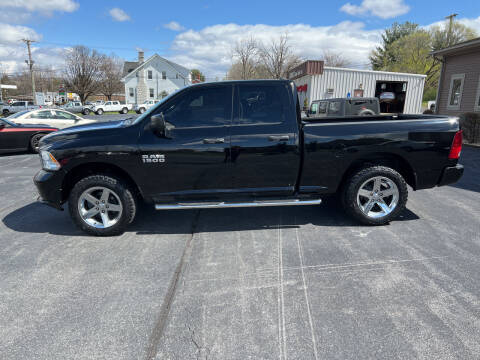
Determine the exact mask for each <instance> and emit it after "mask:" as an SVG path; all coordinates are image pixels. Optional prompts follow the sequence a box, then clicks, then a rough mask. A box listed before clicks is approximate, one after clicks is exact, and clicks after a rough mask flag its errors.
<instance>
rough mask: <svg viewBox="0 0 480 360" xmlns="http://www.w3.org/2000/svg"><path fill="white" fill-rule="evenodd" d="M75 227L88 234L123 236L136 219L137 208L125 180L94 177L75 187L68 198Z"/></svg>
mask: <svg viewBox="0 0 480 360" xmlns="http://www.w3.org/2000/svg"><path fill="white" fill-rule="evenodd" d="M68 207H69V210H70V215H71V217H72V219H73V221H74V222H75V224H76V225H77V226H78V227H79V228H80V229H81V230H83V231H85V232H86V233H88V234H91V235H96V236H112V235H120V234H122V233H123V232H124V231H125V229H126V227H127V226H128V224H130V223H131V222H132V221H133V219H134V218H135V213H136V209H137V204H136V201H135V197H134V196H133V193H132V191H131V190H130V187H129V186H128V185H127V184H126V183H124V182H123V181H122V180H121V179H118V178H115V177H112V176H107V175H92V176H88V177H85V178H83V179H82V180H80V181H79V182H77V183H76V184H75V186H74V187H73V189H72V191H71V192H70V196H69V198H68Z"/></svg>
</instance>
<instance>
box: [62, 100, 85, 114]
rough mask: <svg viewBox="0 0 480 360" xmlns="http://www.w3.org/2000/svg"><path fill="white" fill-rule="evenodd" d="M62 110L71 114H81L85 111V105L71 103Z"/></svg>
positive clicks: (78, 102)
mask: <svg viewBox="0 0 480 360" xmlns="http://www.w3.org/2000/svg"><path fill="white" fill-rule="evenodd" d="M61 108H62V109H64V110H67V111H70V112H71V113H81V112H82V110H83V105H82V103H81V102H80V101H70V102H68V103H66V104H65V105H63V106H62V107H61Z"/></svg>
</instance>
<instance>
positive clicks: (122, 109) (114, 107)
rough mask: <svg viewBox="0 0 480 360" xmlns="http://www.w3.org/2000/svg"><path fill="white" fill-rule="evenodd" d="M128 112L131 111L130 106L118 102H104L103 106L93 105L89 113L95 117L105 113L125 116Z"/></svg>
mask: <svg viewBox="0 0 480 360" xmlns="http://www.w3.org/2000/svg"><path fill="white" fill-rule="evenodd" d="M129 110H132V104H122V103H120V101H106V102H105V103H104V104H95V105H94V106H93V107H92V108H91V111H93V112H94V113H95V114H97V115H102V114H103V113H104V112H106V111H114V112H119V113H120V114H126V113H128V111H129Z"/></svg>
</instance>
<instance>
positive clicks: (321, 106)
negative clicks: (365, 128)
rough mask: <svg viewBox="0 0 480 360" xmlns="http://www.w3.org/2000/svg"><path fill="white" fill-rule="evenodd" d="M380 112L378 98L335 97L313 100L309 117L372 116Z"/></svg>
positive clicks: (308, 113)
mask: <svg viewBox="0 0 480 360" xmlns="http://www.w3.org/2000/svg"><path fill="white" fill-rule="evenodd" d="M378 114H380V104H379V102H378V99H377V98H335V99H325V100H315V101H312V104H311V105H310V109H309V110H308V112H307V117H313V118H315V117H338V116H354V115H359V116H371V115H378Z"/></svg>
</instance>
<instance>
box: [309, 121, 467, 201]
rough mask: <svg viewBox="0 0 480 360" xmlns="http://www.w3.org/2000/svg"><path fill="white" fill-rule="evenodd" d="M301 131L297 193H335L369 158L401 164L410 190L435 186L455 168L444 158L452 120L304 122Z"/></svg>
mask: <svg viewBox="0 0 480 360" xmlns="http://www.w3.org/2000/svg"><path fill="white" fill-rule="evenodd" d="M302 128H303V151H304V160H303V161H304V163H303V170H302V174H301V178H300V185H301V187H300V190H302V189H309V188H311V187H319V188H320V189H319V191H320V192H322V193H334V192H336V191H337V188H338V187H339V186H340V185H341V183H342V179H343V177H344V176H345V174H347V172H348V170H349V169H350V168H351V167H352V166H355V164H356V163H361V162H365V160H369V159H372V162H373V160H376V161H375V162H378V160H381V161H395V162H397V163H399V164H401V165H402V166H403V167H404V168H405V173H406V174H405V177H406V179H407V182H408V183H409V185H410V186H412V187H413V188H414V189H423V188H429V187H433V186H436V185H437V184H438V181H439V178H440V176H441V174H442V171H443V169H444V168H445V166H454V165H455V164H456V161H451V160H449V159H448V154H449V149H450V146H451V144H452V140H453V137H454V136H455V133H456V132H457V131H458V130H459V124H458V120H457V119H456V118H451V117H447V116H435V115H386V116H385V115H380V116H368V117H359V116H356V117H342V118H328V119H327V118H324V119H313V120H306V119H302ZM327 169H328V170H327ZM320 179H321V180H320ZM319 182H320V183H319Z"/></svg>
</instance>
